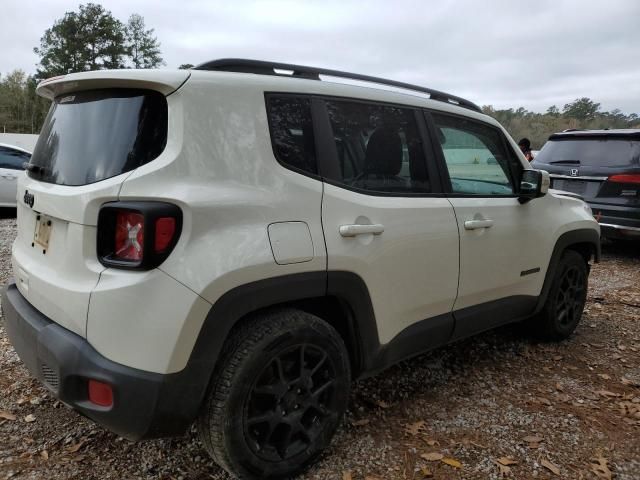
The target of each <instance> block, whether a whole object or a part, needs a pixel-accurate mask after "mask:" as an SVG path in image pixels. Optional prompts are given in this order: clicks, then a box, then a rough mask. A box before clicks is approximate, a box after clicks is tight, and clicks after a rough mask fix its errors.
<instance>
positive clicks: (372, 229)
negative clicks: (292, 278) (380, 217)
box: [340, 223, 384, 237]
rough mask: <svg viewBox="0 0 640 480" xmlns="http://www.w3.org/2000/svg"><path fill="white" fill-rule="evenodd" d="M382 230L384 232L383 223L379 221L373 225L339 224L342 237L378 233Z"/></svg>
mask: <svg viewBox="0 0 640 480" xmlns="http://www.w3.org/2000/svg"><path fill="white" fill-rule="evenodd" d="M382 232H384V225H380V224H379V223H376V224H373V225H357V224H356V225H340V235H342V236H343V237H355V236H356V235H365V234H367V233H373V234H374V235H380V234H381V233H382Z"/></svg>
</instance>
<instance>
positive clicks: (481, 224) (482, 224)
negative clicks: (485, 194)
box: [464, 219, 493, 230]
mask: <svg viewBox="0 0 640 480" xmlns="http://www.w3.org/2000/svg"><path fill="white" fill-rule="evenodd" d="M491 227H493V220H489V219H484V220H467V221H466V222H464V228H465V230H477V229H478V228H491Z"/></svg>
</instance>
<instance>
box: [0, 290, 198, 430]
mask: <svg viewBox="0 0 640 480" xmlns="http://www.w3.org/2000/svg"><path fill="white" fill-rule="evenodd" d="M2 310H3V314H4V323H5V329H6V331H7V335H8V336H9V339H10V341H11V343H12V344H13V346H14V348H15V350H16V352H17V353H18V355H19V356H20V358H21V359H22V361H23V362H24V364H25V365H26V367H27V368H28V369H29V371H30V372H31V374H32V375H34V376H35V377H37V378H38V379H39V380H40V381H42V382H43V383H44V385H45V386H46V387H47V388H48V389H49V390H50V391H51V392H52V393H53V394H54V395H55V396H56V397H57V398H59V399H60V400H61V401H62V402H64V403H65V404H67V405H69V406H70V407H72V408H73V409H75V410H77V411H78V412H80V413H81V414H83V415H85V416H87V417H89V418H90V419H92V420H94V421H95V422H96V423H99V424H100V425H103V426H104V427H106V428H107V429H109V430H111V431H113V432H115V433H117V434H118V435H120V436H123V437H125V438H128V439H130V440H139V439H142V438H155V437H164V436H176V435H181V434H183V433H184V432H185V431H186V430H187V428H188V427H189V426H190V425H191V423H192V422H193V420H194V419H195V417H196V415H197V413H198V409H199V406H200V402H201V400H202V389H203V387H202V385H201V384H200V382H194V380H195V379H194V378H191V377H192V376H191V375H189V369H185V371H184V372H179V373H174V374H164V375H163V374H159V373H151V372H145V371H143V370H137V369H134V368H130V367H126V366H123V365H120V364H118V363H115V362H112V361H111V360H108V359H107V358H105V357H104V356H102V355H100V354H99V353H98V352H97V351H96V350H95V349H94V348H93V347H92V346H91V345H90V344H89V343H88V342H87V341H86V340H85V339H84V338H82V337H80V336H79V335H76V334H75V333H73V332H71V331H69V330H66V329H65V328H63V327H61V326H60V325H58V324H56V323H54V322H52V321H51V320H49V319H48V318H47V317H45V316H44V315H43V314H42V313H40V312H39V311H38V310H36V309H35V308H34V307H33V306H32V305H31V304H29V303H28V302H27V301H26V300H25V298H24V297H23V296H22V294H21V293H20V292H19V291H18V289H17V287H16V285H15V282H14V281H13V280H10V281H9V283H8V284H7V285H6V287H5V288H4V290H3V292H2ZM89 379H95V380H99V381H102V382H106V383H109V384H110V385H111V386H112V389H113V405H112V406H111V407H100V406H98V405H94V404H93V403H91V402H89V400H88V393H87V392H88V387H87V382H88V380H89Z"/></svg>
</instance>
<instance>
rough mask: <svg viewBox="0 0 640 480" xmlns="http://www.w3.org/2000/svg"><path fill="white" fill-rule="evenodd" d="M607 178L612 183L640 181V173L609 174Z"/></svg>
mask: <svg viewBox="0 0 640 480" xmlns="http://www.w3.org/2000/svg"><path fill="white" fill-rule="evenodd" d="M607 180H608V181H610V182H614V183H640V174H633V173H630V174H621V175H611V176H610V177H609V178H608V179H607Z"/></svg>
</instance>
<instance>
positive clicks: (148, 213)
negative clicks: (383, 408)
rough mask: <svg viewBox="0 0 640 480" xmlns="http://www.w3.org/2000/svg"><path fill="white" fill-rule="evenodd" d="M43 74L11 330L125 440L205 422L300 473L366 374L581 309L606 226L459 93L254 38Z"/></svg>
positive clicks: (202, 426)
mask: <svg viewBox="0 0 640 480" xmlns="http://www.w3.org/2000/svg"><path fill="white" fill-rule="evenodd" d="M283 70H284V71H286V72H284V71H283ZM321 75H322V76H331V77H343V78H348V79H350V80H359V81H364V82H370V83H377V84H386V85H390V86H392V87H395V91H390V89H388V88H387V89H380V88H371V87H368V88H367V87H363V86H358V85H354V84H345V83H344V82H343V83H335V82H334V83H331V82H327V81H321V80H320V76H321ZM351 83H353V82H351ZM399 89H403V91H404V93H399ZM38 93H39V94H40V95H43V96H45V97H47V98H50V99H52V100H53V105H52V107H51V111H50V113H49V115H48V117H47V119H46V121H45V124H44V127H43V128H42V133H41V134H40V139H39V141H38V144H37V146H36V149H35V151H34V153H33V157H32V159H31V161H30V163H29V164H28V165H27V170H28V176H26V177H25V178H24V179H22V180H20V184H19V189H18V196H19V201H18V236H17V239H16V241H15V243H14V245H13V257H12V258H13V260H12V261H13V274H14V276H15V280H12V281H10V282H9V284H8V285H7V286H6V288H5V290H4V294H3V297H2V307H3V310H4V321H5V327H6V331H7V333H8V335H9V338H10V339H11V342H12V343H13V345H14V347H15V349H16V351H17V352H18V354H19V355H20V357H21V358H22V360H23V361H24V363H25V364H26V366H27V367H28V368H29V370H30V371H31V373H32V374H33V375H35V376H36V377H38V378H39V379H40V380H42V381H43V382H44V384H45V385H46V386H47V387H48V388H49V389H50V390H51V391H52V393H53V395H55V396H57V397H58V398H59V399H60V400H61V401H63V402H64V403H66V404H67V405H69V406H71V407H73V408H74V409H76V410H78V411H80V412H81V413H82V414H84V415H86V416H87V417H89V418H91V419H93V420H94V421H96V422H97V423H99V424H101V425H104V426H105V427H106V428H108V429H110V430H112V431H113V432H116V433H117V434H119V435H122V436H124V437H126V438H129V439H134V440H135V439H142V438H151V437H159V436H171V435H180V434H182V433H184V432H185V431H186V430H187V429H188V428H189V426H190V425H191V424H192V423H193V422H194V421H197V423H198V427H199V430H200V434H201V438H202V441H203V443H204V446H205V447H206V449H207V450H208V452H209V453H210V454H211V455H212V456H213V458H214V459H215V460H216V461H217V462H218V463H219V464H220V465H222V466H223V467H224V468H225V469H227V470H228V471H229V472H232V473H234V474H235V475H237V476H239V477H242V478H256V477H258V478H276V477H283V476H289V475H292V474H295V473H296V472H298V471H300V470H301V469H303V468H304V467H305V466H307V465H309V464H310V463H311V462H312V461H313V460H314V459H315V458H317V456H318V455H319V454H320V452H321V451H322V449H323V448H325V447H326V446H327V445H328V444H329V442H330V440H331V437H332V435H333V433H334V431H335V430H336V427H337V426H338V424H339V422H340V419H341V417H342V415H343V413H344V411H345V408H346V406H347V399H348V396H349V385H350V382H351V381H352V380H353V379H355V378H358V377H362V376H364V375H370V374H372V373H374V372H377V371H379V370H381V369H383V368H385V367H387V366H389V365H391V364H393V363H394V362H398V361H399V360H402V359H405V358H407V357H410V356H412V355H416V354H418V353H421V352H424V351H426V350H429V349H433V348H435V347H438V346H441V345H444V344H447V343H449V342H452V341H456V340H459V339H461V338H464V337H468V336H469V335H473V334H475V333H478V332H481V331H483V330H487V329H490V328H493V327H497V326H499V325H503V324H506V323H510V322H518V321H522V320H527V321H529V322H530V324H531V328H532V329H534V330H535V331H536V332H537V333H539V334H542V335H544V336H546V337H547V338H551V339H556V340H558V339H563V338H565V337H567V336H568V335H570V334H571V332H572V331H573V330H574V329H575V327H576V325H577V324H578V322H579V320H580V317H581V314H582V310H583V307H584V303H585V299H586V293H587V277H588V272H589V261H590V260H591V259H594V261H598V259H599V256H600V244H599V228H598V224H597V223H596V222H595V220H594V219H593V217H592V215H591V212H590V210H589V208H588V207H587V206H586V205H585V203H584V202H582V201H581V200H580V199H578V198H573V197H571V196H569V194H562V193H560V192H553V191H550V192H549V193H547V189H548V175H547V174H546V173H545V172H541V171H536V170H531V169H529V167H528V164H527V163H526V162H525V160H524V158H523V157H522V155H521V154H520V153H519V150H518V147H517V146H516V145H515V144H514V142H513V140H512V139H511V138H510V137H509V135H508V134H507V133H506V132H505V131H504V129H503V128H501V127H500V125H499V124H498V123H497V122H496V121H494V120H492V119H491V118H489V117H487V116H485V115H483V114H482V113H481V112H480V109H479V108H478V107H477V106H476V105H474V104H473V103H471V102H469V101H467V100H464V99H462V98H458V97H454V96H452V95H449V94H446V93H443V92H439V91H435V90H431V89H426V88H422V87H417V86H413V85H408V84H402V83H398V82H393V81H389V80H384V79H379V78H373V77H366V76H362V75H357V74H349V73H345V72H337V71H330V70H322V69H314V68H310V67H302V66H297V65H284V64H273V63H268V62H257V61H249V60H218V61H213V62H209V63H206V64H203V65H201V66H199V67H197V68H195V69H194V70H191V71H136V70H119V71H98V72H86V73H78V74H71V75H66V76H63V77H58V78H53V79H50V80H47V81H44V82H42V83H41V84H40V85H39V87H38ZM428 97H430V98H428Z"/></svg>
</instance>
